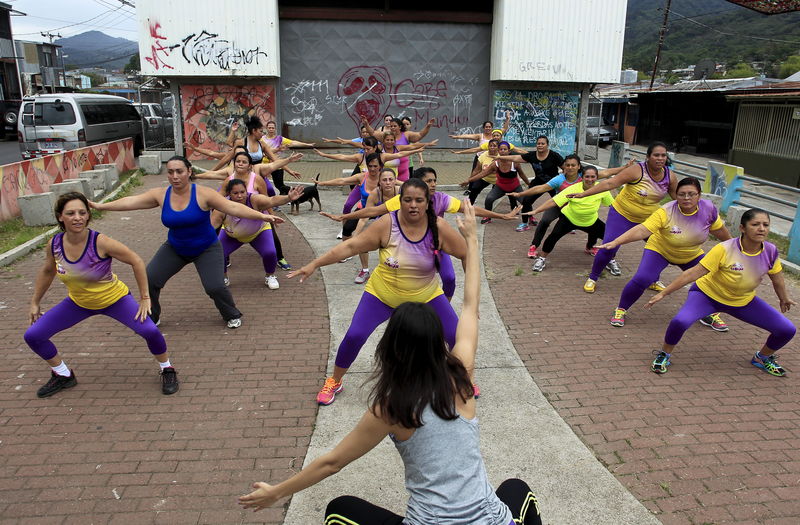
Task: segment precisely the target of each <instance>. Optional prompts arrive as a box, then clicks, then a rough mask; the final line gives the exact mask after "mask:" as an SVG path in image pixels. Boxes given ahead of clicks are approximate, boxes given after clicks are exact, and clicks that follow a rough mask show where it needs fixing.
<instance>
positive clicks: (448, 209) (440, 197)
mask: <svg viewBox="0 0 800 525" xmlns="http://www.w3.org/2000/svg"><path fill="white" fill-rule="evenodd" d="M430 205H431V206H433V213H434V214H436V216H437V217H444V214H445V213H458V212H459V211H461V201H460V200H458V199H456V198H454V197H451V196H450V195H448V194H446V193H441V192H438V191H436V192H434V193H433V196H432V197H431V204H430ZM386 209H387V210H389V211H397V210H399V209H400V195H395V196H394V197H392V198H391V199H389V200H388V201H386Z"/></svg>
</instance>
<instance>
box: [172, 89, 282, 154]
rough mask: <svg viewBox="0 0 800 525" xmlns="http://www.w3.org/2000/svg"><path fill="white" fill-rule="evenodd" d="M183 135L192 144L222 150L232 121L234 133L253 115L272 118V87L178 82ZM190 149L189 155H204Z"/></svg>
mask: <svg viewBox="0 0 800 525" xmlns="http://www.w3.org/2000/svg"><path fill="white" fill-rule="evenodd" d="M181 108H182V114H183V137H184V140H185V141H186V142H188V143H190V144H192V145H193V146H200V147H202V148H206V149H210V150H214V151H222V150H227V149H229V148H228V147H227V146H224V144H225V140H226V139H227V138H228V134H229V133H230V131H231V127H232V126H233V124H234V123H238V124H239V133H238V136H242V134H243V133H244V120H245V119H246V118H247V117H249V116H251V115H257V116H258V117H259V118H260V119H261V121H262V122H263V123H264V124H266V123H267V121H269V120H274V119H275V88H274V87H273V86H269V85H258V86H227V85H183V86H181ZM187 153H190V155H189V158H190V159H204V158H206V157H205V156H203V155H200V154H198V153H194V152H187Z"/></svg>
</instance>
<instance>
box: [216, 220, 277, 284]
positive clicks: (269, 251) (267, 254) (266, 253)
mask: <svg viewBox="0 0 800 525" xmlns="http://www.w3.org/2000/svg"><path fill="white" fill-rule="evenodd" d="M218 238H219V242H220V244H222V252H223V253H224V255H225V260H226V261H227V260H228V256H229V255H230V254H232V253H233V252H235V251H236V250H238V249H239V248H241V247H242V245H243V244H244V243H243V242H241V241H239V240H237V239H234V238H233V237H231V236H230V235H228V232H226V231H225V230H220V231H219V237H218ZM249 244H250V246H252V247H253V249H254V250H255V251H257V252H258V254H259V255H260V256H261V262H262V264H263V265H264V271H265V272H267V273H268V274H270V275H271V274H273V273H275V267H276V266H278V255H277V252H276V251H275V238H274V237H273V236H272V229H269V230H264V231H262V232H261V233H259V234H258V235H257V236H256V238H255V239H253V240H252V241H250V243H249Z"/></svg>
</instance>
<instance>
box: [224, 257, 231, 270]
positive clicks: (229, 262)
mask: <svg viewBox="0 0 800 525" xmlns="http://www.w3.org/2000/svg"><path fill="white" fill-rule="evenodd" d="M230 267H231V259H230V257H225V268H226V269H227V268H230Z"/></svg>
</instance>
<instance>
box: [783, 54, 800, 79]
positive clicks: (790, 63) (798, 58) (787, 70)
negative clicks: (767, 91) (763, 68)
mask: <svg viewBox="0 0 800 525" xmlns="http://www.w3.org/2000/svg"><path fill="white" fill-rule="evenodd" d="M798 71H800V55H792V56H790V57H788V58H787V59H786V60H784V61H783V62H782V63H781V66H780V68H779V69H778V78H786V77H788V76H791V75H794V74H795V73H797V72H798Z"/></svg>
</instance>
